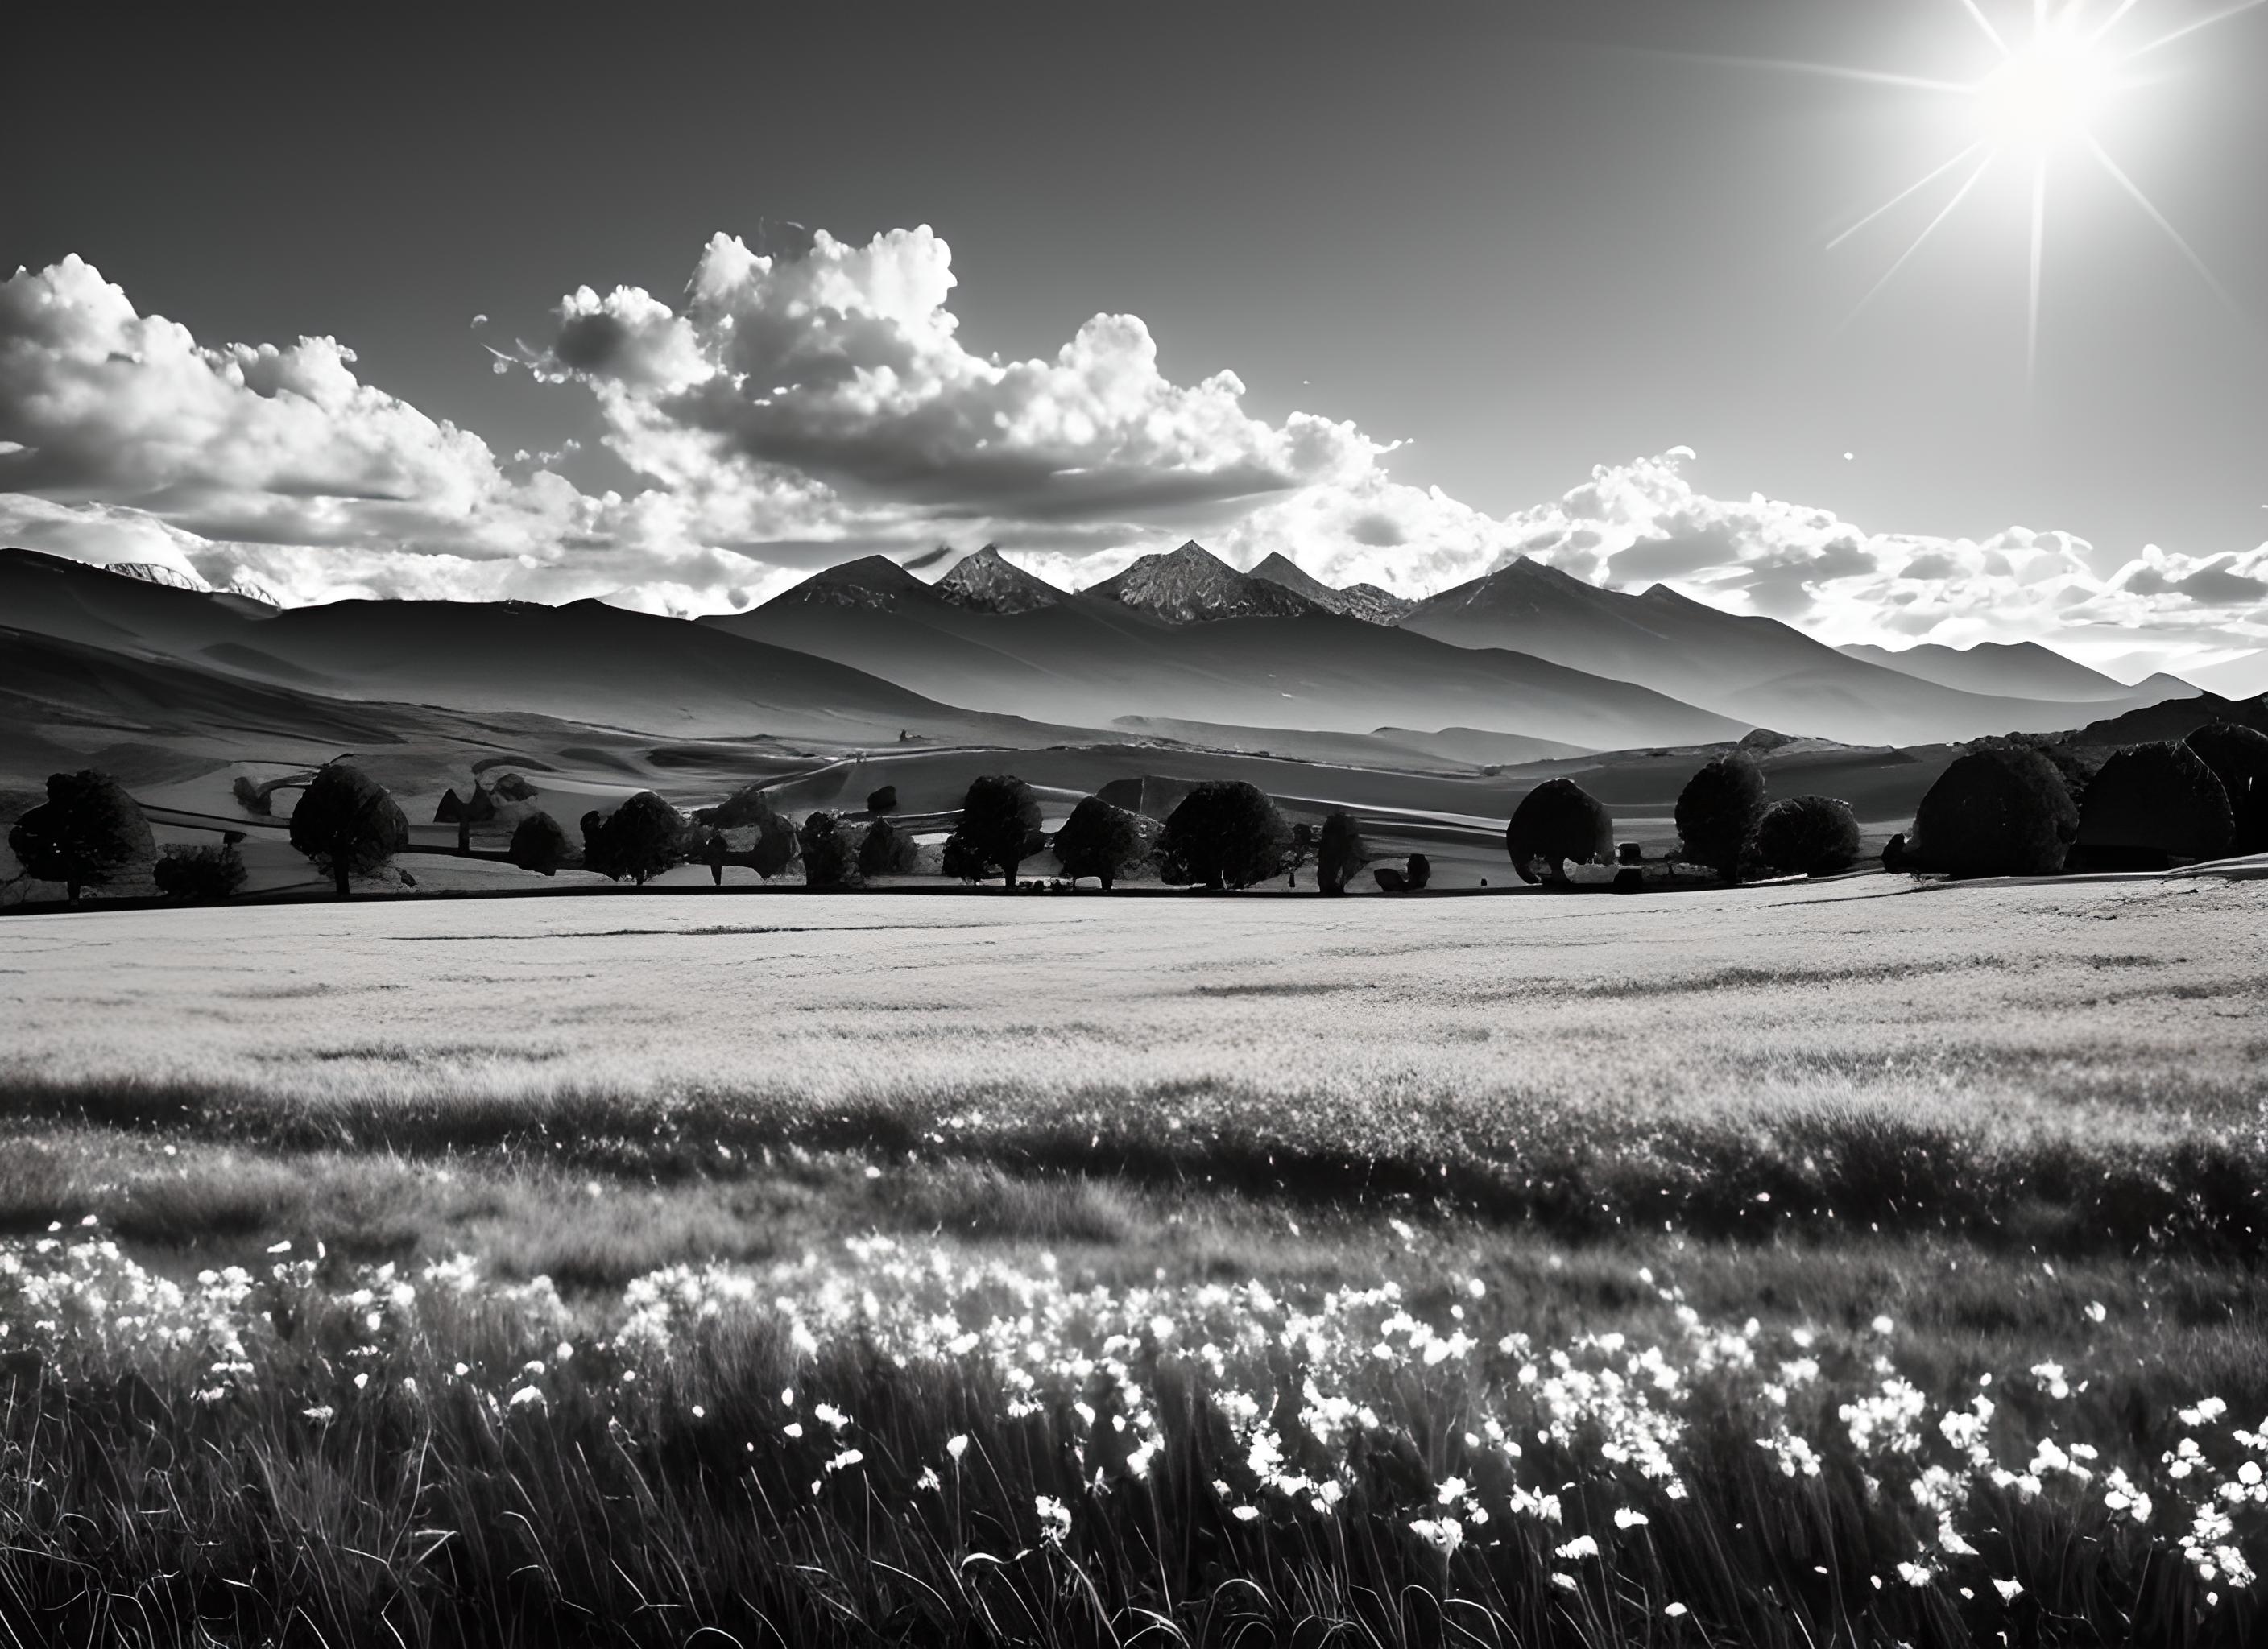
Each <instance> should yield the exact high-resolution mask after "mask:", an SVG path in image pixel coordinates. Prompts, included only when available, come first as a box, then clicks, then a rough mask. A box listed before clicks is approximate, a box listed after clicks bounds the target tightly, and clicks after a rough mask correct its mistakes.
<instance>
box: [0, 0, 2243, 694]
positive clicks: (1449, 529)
mask: <svg viewBox="0 0 2268 1649" xmlns="http://www.w3.org/2000/svg"><path fill="white" fill-rule="evenodd" d="M2227 4H2228V0H2224V3H2223V4H2222V5H2221V6H2220V7H2215V6H2212V5H2206V4H2196V3H2194V0H2134V3H2133V4H2129V5H2125V6H2124V7H2122V6H2120V5H2119V4H2118V0H2091V3H2090V0H2081V4H2079V5H2077V6H2076V7H2075V8H2072V9H2071V10H2070V11H2067V12H2066V10H2065V6H2064V4H2062V0H2058V4H2057V6H2056V7H2055V10H2054V11H2053V12H2052V13H2051V27H2058V26H2067V27H2068V29H2069V30H2070V31H2072V32H2071V33H2069V34H2068V35H2067V36H2066V35H2057V36H2055V38H2056V39H2058V40H2065V39H2069V40H2083V39H2086V38H2088V37H2089V36H2091V35H2092V34H2093V33H2094V32H2095V30H2096V29H2097V28H2099V27H2101V26H2103V25H2105V24H2107V25H2109V31H2108V33H2103V34H2102V37H2101V44H2100V46H2099V47H2098V48H2095V49H2094V50H2093V51H2091V52H2081V51H2080V50H2079V48H2076V47H2073V48H2070V50H2068V51H2066V52H2064V54H2063V55H2055V54H2054V53H2050V54H2048V55H2047V56H2045V57H2043V58H2036V57H2034V56H2032V55H2028V53H2027V50H2026V48H2025V42H2026V40H2028V39H2029V35H2030V31H2031V29H2032V26H2033V14H2032V11H2031V9H2030V7H2029V6H2028V5H2025V4H2013V5H2012V4H2006V0H2000V3H1999V4H1995V0H1977V11H1976V12H1975V14H1973V15H1972V12H1971V11H1970V10H1969V9H1968V8H1967V7H1966V6H1965V4H1964V0H1906V3H1904V4H1897V5H1881V4H1818V3H1817V0H1794V3H1783V0H1709V3H1708V4H1695V3H1694V0H1567V3H1566V4H1514V3H1510V0H1507V3H1506V4H1496V5H1491V6H1486V7H1477V6H1462V5H1460V6H1455V7H1447V6H1443V7H1439V8H1429V7H1425V6H1395V7H1378V6H1363V7H1358V6H1352V5H1330V4H1322V5H1314V6H1300V7H1296V8H1295V7H1292V6H1289V5H1275V4H1266V5H1263V4H1254V5H1250V6H1245V7H1236V8H1230V7H1219V6H1212V5H1207V6H1175V5H1153V6H1148V7H1145V8H1142V9H1141V10H1139V11H1133V10H1130V9H1123V8H1101V7H1076V8H1063V7H1055V6H1017V5H1006V4H991V5H984V6H976V7H956V8H944V7H935V6H925V7H918V8H916V7H897V6H892V5H869V6H862V7H858V8H803V9H800V10H801V11H807V12H811V13H814V15H798V16H787V15H782V14H779V13H777V12H776V11H772V10H769V9H756V8H747V7H739V8H718V9H702V8H692V7H660V8H652V9H650V10H647V11H639V12H636V13H631V12H626V11H622V9H619V8H614V9H608V10H604V11H600V10H592V11H578V10H576V9H574V8H570V7H555V8H547V9H543V10H541V11H537V10H523V11H512V10H508V9H505V8H501V7H499V8H466V9H460V11H457V12H444V11H439V10H438V9H437V10H433V11H416V12H412V13H410V14H409V15H408V16H406V17H401V18H397V17H394V16H389V17H388V18H387V20H386V21H385V22H384V23H382V24H376V23H373V22H372V20H371V18H370V17H369V16H368V15H367V14H364V15H350V14H344V13H342V14H338V15H330V14H327V13H324V12H322V11H319V10H318V9H310V8H301V9H297V10H291V11H280V10H279V11H272V12H267V11H259V10H256V9H253V8H228V9H225V10H224V9H213V8H204V9H189V8H181V9H177V10H176V11H173V12H172V13H171V14H169V15H166V16H164V17H157V18H141V19H137V20H136V21H135V22H134V23H133V24H132V25H131V26H122V25H120V24H118V23H116V22H115V21H114V20H107V19H93V20H92V21H90V20H88V19H86V18H77V17H74V16H72V15H71V12H72V10H73V9H70V8H62V7H49V8H41V9H40V12H39V14H38V15H37V16H36V17H35V18H33V21H32V22H31V23H30V25H29V26H28V28H27V30H26V32H25V33H24V34H23V35H22V37H21V44H22V48H21V49H15V50H11V52H10V53H9V54H8V55H7V58H6V60H5V62H4V63H0V96H4V97H5V98H6V99H7V102H8V106H9V107H10V108H11V112H12V114H14V117H15V121H16V124H17V128H18V131H19V132H27V133H33V134H36V135H37V140H36V141H35V142H34V143H33V144H31V145H30V146H29V147H28V148H27V149H26V150H25V151H23V152H24V153H25V154H26V156H27V157H28V158H26V159H25V160H22V161H19V162H18V164H17V165H14V166H11V168H9V169H8V171H7V173H6V174H5V176H4V177H0V269H18V273H17V274H16V275H15V276H14V277H13V278H12V279H10V280H6V281H4V282H0V541H9V542H15V543H21V544H28V545H31V546H33V547H34V548H47V549H50V550H53V551H55V552H56V553H61V554H66V555H71V556H78V557H80V558H82V559H86V560H92V561H116V560H127V559H132V560H148V561H156V562H159V563H163V564H166V565H169V566H173V567H175V568H176V569H177V570H180V571H187V572H191V573H194V574H195V576H197V577H200V578H204V579H206V580H208V581H210V582H213V583H216V584H221V583H225V582H227V581H228V580H229V579H231V578H239V577H241V578H249V579H251V580H253V581H254V582H256V583H259V584H261V585H263V586H265V587H267V588H269V589H270V590H272V591H274V592H275V593H276V594H278V595H279V596H281V597H283V598H284V599H285V600H290V601H293V602H300V601H309V600H331V599H338V598H341V597H344V596H351V595H386V596H412V595H416V596H450V597H459V598H471V599H492V598H496V597H501V596H512V597H520V598H527V599H536V600H573V599H580V598H584V597H590V596H597V597H601V598H603V599H608V600H615V601H619V602H621V603H623V604H625V605H630V606H637V607H646V608H649V609H652V610H660V611H677V612H701V611H720V610H729V609H730V608H732V607H739V606H745V605H747V604H748V603H750V602H752V601H756V600H762V599H764V598H766V597H767V596H769V595H770V594H772V593H777V591H778V590H779V589H781V588H784V587H785V586H786V585H788V584H790V583H792V581H793V580H794V579H795V578H799V577H800V576H803V575H804V574H805V573H806V572H807V571H809V570H811V569H812V568H814V567H818V566H821V565H825V564H827V563H830V562H832V561H836V560H841V559H844V558H847V557H848V556H852V555H857V554H863V553H867V552H869V551H872V550H875V549H880V550H882V551H884V552H886V553H889V554H893V555H896V556H901V558H903V557H905V556H911V555H915V554H918V553H919V552H921V551H923V550H925V549H927V548H931V547H932V546H934V545H936V544H939V543H950V544H953V545H954V546H956V547H957V548H961V549H969V548H976V546H977V545H979V544H981V543H983V542H986V541H997V542H998V543H999V544H1000V545H1001V546H1002V547H1003V548H1004V549H1005V550H1006V551H1008V553H1010V554H1011V555H1012V556H1014V557H1015V558H1017V559H1018V560H1020V561H1021V562H1022V563H1024V564H1026V565H1027V566H1029V567H1031V568H1033V569H1034V570H1035V571H1039V572H1041V573H1042V575H1043V576H1047V577H1049V578H1055V579H1056V580H1057V581H1058V582H1060V583H1064V584H1066V585H1081V584H1086V583H1089V582H1093V581H1094V580H1095V579H1097V578H1102V577H1104V576H1107V575H1108V574H1109V573H1110V572H1113V571H1116V570H1117V569H1118V568H1119V567H1121V566H1123V564H1124V563H1126V562H1127V561H1128V560H1130V558H1131V557H1132V556H1136V555H1138V554H1141V553H1145V552H1148V551H1153V550H1157V549H1160V548H1170V547H1171V546H1172V545H1173V544H1175V543H1177V542H1179V541H1181V540H1182V539H1183V538H1185V537H1189V536H1195V537H1197V538H1198V539H1200V540H1201V541H1204V542H1205V543H1206V544H1208V545H1209V546H1211V547H1212V548H1215V549H1217V550H1219V552H1221V553H1222V554H1224V555H1225V556H1228V557H1229V558H1230V559H1231V560H1233V561H1235V562H1237V563H1239V564H1246V565H1248V564H1250V563H1252V562H1254V561H1256V560H1257V559H1258V558H1259V557H1260V556H1263V555H1265V554H1266V553H1267V552H1268V551H1270V549H1280V550H1282V551H1284V552H1285V554H1288V555H1290V556H1292V558H1293V559H1294V560H1297V561H1299V562H1300V563H1301V564H1303V565H1304V566H1306V567H1307V568H1308V569H1309V570H1310V571H1314V572H1315V573H1317V574H1319V575H1320V576H1322V577H1325V578H1330V579H1332V580H1333V581H1335V582H1346V581H1351V580H1355V579H1365V580H1368V581H1371V582H1374V583H1378V584H1381V585H1387V586H1388V587H1391V588H1394V589H1395V590H1397V591H1400V592H1403V593H1410V594H1423V593H1430V592H1433V591H1438V590H1440V589H1442V588H1445V587H1447V586H1449V585H1454V584H1456V583H1458V582H1461V581H1462V580H1464V579H1466V578H1472V577H1476V576H1478V575H1480V574H1482V573H1484V572H1486V571H1490V570H1491V569H1492V568H1494V567H1496V566H1499V565H1501V564H1503V563H1504V562H1505V561H1506V560H1507V559H1509V558H1510V557H1512V556H1517V555H1522V554H1526V555H1531V556H1537V557H1539V558H1542V559H1544V560H1548V561H1550V562H1552V563H1554V564H1557V565H1561V566H1564V567H1565V568H1567V569H1568V570H1569V571H1574V572H1576V573H1578V574H1580V576H1583V577H1586V578H1594V579H1595V580H1597V581H1599V582H1601V583H1603V584H1608V585H1613V586H1615V587H1623V588H1642V587H1643V586H1644V585H1645V584H1646V583H1650V582H1653V581H1654V580H1655V579H1662V580H1666V581H1668V582H1670V583H1672V584H1674V585H1675V586H1676V587H1678V588H1680V589H1683V590H1685V591H1687V592H1688V593H1692V594H1695V595H1697V596H1698V597H1700V598H1701V599H1703V600H1710V601H1712V602H1713V603H1715V604H1717V605H1719V606H1722V607H1728V608H1730V609H1732V610H1735V611H1751V612H1763V613H1767V614H1770V615H1772V616H1775V617H1778V618H1782V619H1785V620H1786V621H1788V622H1793V623H1796V624H1799V625H1800V626H1801V627H1803V628H1805V629H1808V630H1809V631H1811V632H1812V633H1815V634H1817V635H1820V636H1821V637H1823V638H1825V639H1828V640H1830V641H1838V642H1840V641H1858V640H1868V641H1879V642H1884V643H1887V644H1891V645H1903V644H1908V643H1911V642H1915V641H1939V642H1946V643H1950V644H1956V645H1962V644H1970V643H1972V642H1976V641H1981V640H2015V639H2025V638H2035V639H2040V640H2043V641H2046V642H2048V643H2050V644H2053V645H2056V646H2058V647H2059V648H2060V649H2062V650H2063V651H2065V652H2068V653H2070V654H2072V655H2073V656H2074V657H2079V658H2081V659H2085V660H2086V661H2088V662H2089V663H2093V664H2095V665H2097V666H2107V667H2110V668H2112V669H2113V670H2114V671H2116V672H2117V673H2119V674H2125V675H2128V676H2129V677H2132V676H2137V675H2139V674H2143V673H2144V672H2145V671H2147V669H2149V668H2154V667H2158V666H2173V667H2176V668H2182V669H2184V670H2187V671H2189V672H2190V673H2191V674H2192V675H2193V677H2194V679H2198V680H2202V681H2208V682H2209V683H2210V684H2212V685H2216V686H2220V687H2222V688H2225V689H2241V690H2245V691H2258V690H2260V689H2261V688H2263V687H2268V652H2260V650H2261V649H2262V648H2263V647H2264V646H2268V547H2264V544H2263V541H2264V539H2268V512H2264V505H2268V463H2264V461H2263V460H2264V457H2268V454H2264V453H2263V451H2262V446H2263V438H2264V435H2268V298H2264V297H2263V294H2268V190H2264V189H2263V188H2260V187H2259V184H2260V180H2259V165H2258V158H2259V157H2260V156H2262V155H2264V154H2268V105H2264V103H2263V102H2262V101H2261V100H2260V99H2257V98H2255V97H2253V96H2251V95H2250V93H2251V89H2252V87H2253V86H2254V85H2257V81H2258V77H2259V71H2260V70H2261V69H2263V68H2268V7H2249V8H2240V9H2239V10H2238V11H2237V12H2236V14H2235V15H2233V16H2229V17H2227V18H2222V19H2221V20H2219V21H2211V19H2213V18H2215V17H2216V16H2217V14H2218V12H2219V11H2222V10H2226V9H2227ZM1978 18H1982V19H1983V21H1984V22H1985V23H1987V24H1990V25H1992V26H1993V28H1994V29H1996V30H1997V31H1998V33H1999V38H2000V40H2001V41H2002V42H2003V43H2004V44H2007V45H2010V46H2013V47H2014V48H2015V56H2016V58H2017V60H2018V63H2017V67H2018V70H2022V71H2023V72H2025V73H2029V72H2030V69H2029V67H2028V65H2036V63H2041V62H2046V63H2049V65H2050V70H2051V71H2052V83H2051V84H2050V83H2048V82H2043V81H2041V80H2039V79H2038V78H2037V77H2035V78H2034V79H2033V80H2030V81H2025V80H2022V79H2021V76H2020V75H2018V74H2017V73H2016V71H2013V70H2007V69H2004V68H2002V67H2001V64H2002V63H2003V55H2002V50H2001V48H2000V47H1999V46H1996V44H1995V42H1994V40H1992V38H1989V37H1988V35H1987V33H1986V31H1985V27H1983V26H1980V23H1979V21H1978ZM2199 24H2206V25H2208V26H2202V27H2195V28H2193V29H2192V32H2190V33H2186V34H2183V35H2182V36H2181V38H2177V39H2174V40H2170V41H2169V42H2168V43H2166V44H2164V45H2161V46H2155V48H2154V49H2151V50H2147V51H2145V52H2141V53H2140V54H2139V55H2132V54H2133V53H2135V52H2136V50H2137V48H2142V47H2145V46H2152V45H2153V44H2154V42H2156V41H2158V40H2161V38H2163V37H2165V36H2167V35H2169V34H2174V33H2176V32H2178V31H2182V30H2183V29H2190V28H2191V26H2194V25H2199ZM74 30H77V31H81V32H80V33H73V32H72V31H74ZM98 31H99V32H98ZM1830 70H1832V71H1834V72H1828V71H1830ZM2043 72H2048V71H2043ZM1979 82H1987V83H1988V84H1989V87H1990V89H1989V90H1988V91H1987V92H1984V93H1981V94H1980V93H1978V92H1973V91H1966V92H1965V91H1962V90H1958V89H1948V87H1952V88H1958V87H1962V86H1972V85H1976V84H1977V83H1979ZM1918 83H1930V84H1918ZM2025 86H2029V87H2030V88H2031V92H2030V93H2029V94H2028V95H2024V96H2017V95H2015V94H2014V91H2012V88H2014V89H2015V91H2021V90H2022V88H2023V87H2025ZM1977 144H1982V147H1973V145H1977ZM1964 151H1966V152H1965V155H1964ZM1956 156H1964V158H1962V159H1961V160H1960V161H1959V162H1958V164H1956V165H1955V166H1952V167H1951V168H1950V169H1948V170H1945V171H1942V172H1938V171H1937V169H1938V168H1939V167H1940V166H1941V165H1942V163H1944V162H1946V161H1948V159H1950V158H1954V157H1956ZM2100 157H2108V158H2109V160H2110V163H2111V164H2110V165H2106V164H2105V162H2104V160H2103V159H2102V158H2100ZM2036 161H2038V162H2041V163H2042V166H2043V170H2042V171H2041V173H2040V175H2042V176H2043V178H2044V183H2043V186H2042V190H2041V193H2040V194H2039V195H2038V196H2037V198H2036V197H2035V163H2036ZM1987 162H1989V164H1984V163H1987ZM1979 164H1983V166H1984V169H1983V172H1982V173H1981V174H1980V175H1977V176H1976V177H1975V178H1973V179H1972V178H1971V176H1970V173H1971V170H1972V169H1973V168H1974V167H1975V166H1978V165H1979ZM2112 166H2115V167H2116V170H2115V171H2114V170H2112ZM1933 172H1934V173H1936V175H1935V176H1934V177H1933V178H1931V180H1929V181H1928V182H1926V183H1925V184H1924V185H1923V187H1922V188H1919V189H1918V190H1917V191H1915V192H1914V193H1913V194H1911V195H1906V196H1904V198H1903V199H1900V200H1898V201H1897V202H1896V204H1895V205H1893V206H1892V207H1891V208H1890V210H1888V211H1886V212H1883V213H1882V214H1881V216H1879V217H1870V214H1873V213H1874V212H1875V210H1876V209H1877V208H1879V207H1881V206H1883V205H1884V204H1885V203H1886V202H1891V201H1893V199H1894V197H1898V196H1899V195H1900V194H1901V191H1903V190H1905V189H1906V188H1908V186H1909V185H1911V184H1912V183H1914V182H1915V181H1916V180H1920V179H1923V178H1925V177H1926V176H1928V175H1929V174H1931V173H1933ZM1956 195H1957V196H1958V199H1957V200H1956V199H1955V196H1956ZM2036 205H2037V206H2038V208H2039V209H2040V210H2039V211H2038V216H2037V222H2038V225H2039V227H2040V235H2039V239H2038V243H2037V245H2038V258H2037V262H2036V269H2037V298H2036V305H2035V302H2034V298H2033V291H2034V285H2033V283H2034V268H2035V261H2034V256H2033V250H2034V224H2035V206H2036ZM1948 206H1950V210H1946V209H1948ZM1925 231H1927V232H1926V234H1925ZM1917 238H1919V244H1918V245H1917V244H1916V242H1917ZM19 266H20V267H19ZM1885 277H1887V279H1886V278H1885ZM2256 653H2257V654H2258V656H2257V657H2255V656H2253V655H2255V654H2256ZM2231 660H2233V661H2234V662H2228V661H2231Z"/></svg>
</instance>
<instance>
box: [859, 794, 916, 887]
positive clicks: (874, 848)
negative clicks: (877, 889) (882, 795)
mask: <svg viewBox="0 0 2268 1649" xmlns="http://www.w3.org/2000/svg"><path fill="white" fill-rule="evenodd" d="M868 805H869V807H870V808H871V807H872V803H871V802H870V803H869V804H868ZM920 855H921V850H920V847H919V844H918V843H916V842H915V841H914V838H913V835H912V833H911V832H910V831H906V830H901V829H899V828H897V826H895V825H894V824H892V823H891V822H890V821H888V820H887V819H877V820H875V821H874V822H873V823H872V824H870V825H868V826H867V827H866V834H865V836H863V837H862V838H860V840H859V843H858V873H859V874H860V875H861V876H910V875H912V874H913V873H914V867H915V865H917V863H918V862H919V859H920Z"/></svg>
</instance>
